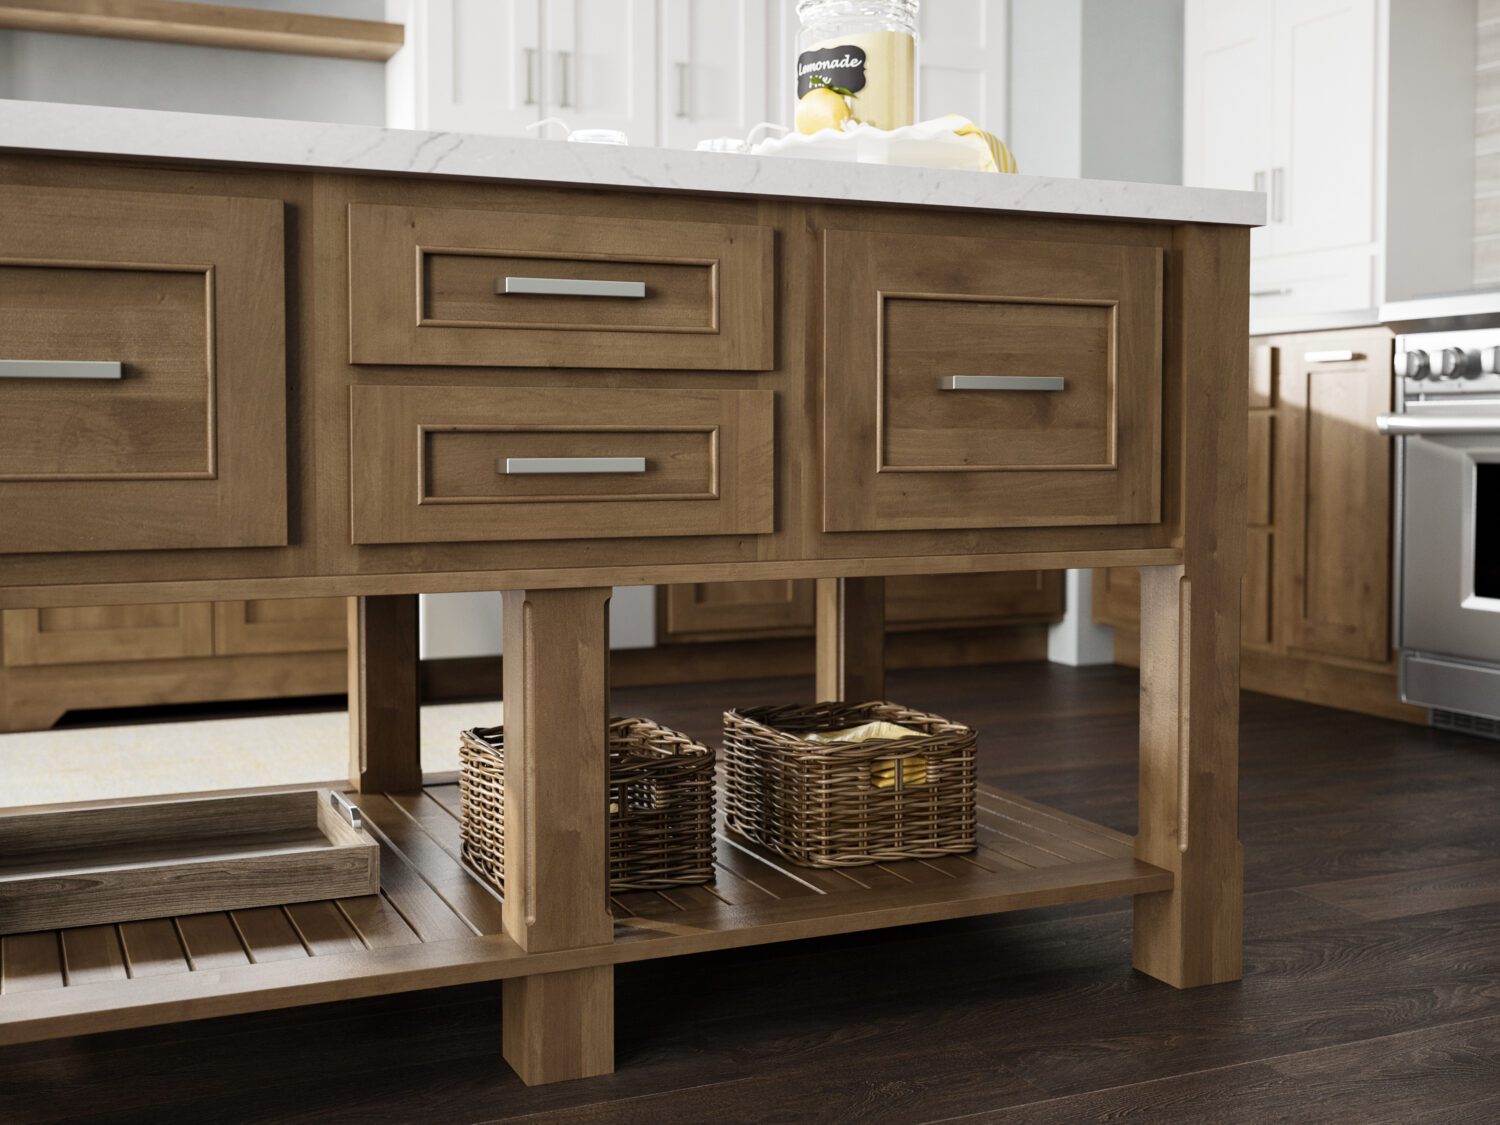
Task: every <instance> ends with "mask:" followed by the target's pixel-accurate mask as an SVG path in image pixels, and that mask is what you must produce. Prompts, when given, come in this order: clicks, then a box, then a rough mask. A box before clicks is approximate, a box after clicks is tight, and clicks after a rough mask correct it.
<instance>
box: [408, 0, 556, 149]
mask: <svg viewBox="0 0 1500 1125" xmlns="http://www.w3.org/2000/svg"><path fill="white" fill-rule="evenodd" d="M386 10H387V18H389V19H392V20H395V21H397V22H403V23H405V24H406V46H405V48H403V50H402V51H401V52H400V54H398V55H397V56H396V58H395V59H394V60H392V63H391V66H390V68H389V69H388V71H387V76H386V87H387V89H386V101H387V112H386V120H387V123H388V124H390V125H393V126H398V127H402V128H409V129H442V130H452V131H455V132H464V133H521V132H523V131H524V130H525V128H526V126H527V125H529V124H531V123H532V122H533V121H536V120H538V119H540V117H541V116H542V114H541V99H542V36H541V10H540V7H539V6H538V3H537V0H393V2H391V3H388V4H387V9H386Z"/></svg>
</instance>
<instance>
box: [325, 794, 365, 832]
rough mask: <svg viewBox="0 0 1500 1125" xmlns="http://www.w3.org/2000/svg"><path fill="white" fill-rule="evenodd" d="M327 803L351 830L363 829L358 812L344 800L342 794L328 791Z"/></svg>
mask: <svg viewBox="0 0 1500 1125" xmlns="http://www.w3.org/2000/svg"><path fill="white" fill-rule="evenodd" d="M328 803H329V804H330V805H332V806H333V807H334V809H335V811H337V812H338V813H339V815H340V816H342V817H343V818H344V819H345V820H347V821H348V822H349V826H350V827H351V828H355V829H359V828H363V827H364V823H363V821H362V820H361V819H360V815H359V810H358V809H357V808H355V807H354V806H353V805H351V804H350V803H349V802H348V801H347V800H345V798H344V796H343V795H342V794H340V793H335V792H333V790H331V789H330V790H329V791H328Z"/></svg>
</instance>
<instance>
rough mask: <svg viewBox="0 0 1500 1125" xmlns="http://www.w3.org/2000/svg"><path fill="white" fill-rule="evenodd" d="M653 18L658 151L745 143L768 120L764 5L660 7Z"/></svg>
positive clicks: (682, 3) (702, 1)
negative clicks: (724, 140) (656, 25)
mask: <svg viewBox="0 0 1500 1125" xmlns="http://www.w3.org/2000/svg"><path fill="white" fill-rule="evenodd" d="M660 13H661V41H660V42H661V49H660V54H659V56H658V57H659V60H660V65H659V66H658V68H657V93H656V104H657V137H658V139H659V140H658V143H660V144H661V145H662V146H663V147H665V148H692V147H693V146H694V145H696V144H697V143H698V142H699V141H701V140H707V139H708V138H710V137H744V136H745V134H746V133H748V132H749V131H750V130H751V129H752V128H754V127H755V126H756V125H758V124H760V123H761V122H762V121H765V120H767V119H768V117H769V111H768V109H767V102H766V95H767V91H768V81H767V74H768V67H769V60H768V57H767V54H766V42H767V23H768V21H767V0H661V8H660ZM790 49H791V47H790V44H788V46H787V50H788V51H790Z"/></svg>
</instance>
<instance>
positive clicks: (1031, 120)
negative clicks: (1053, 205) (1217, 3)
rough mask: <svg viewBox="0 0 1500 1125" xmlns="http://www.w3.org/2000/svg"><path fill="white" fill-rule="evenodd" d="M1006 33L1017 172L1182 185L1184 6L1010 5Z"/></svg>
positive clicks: (1072, 1) (1026, 1)
mask: <svg viewBox="0 0 1500 1125" xmlns="http://www.w3.org/2000/svg"><path fill="white" fill-rule="evenodd" d="M1010 32H1011V34H1010V57H1011V73H1010V137H1009V138H1008V139H1009V140H1010V141H1013V142H1014V144H1013V147H1014V149H1015V152H1016V160H1017V161H1018V163H1019V164H1020V167H1021V171H1022V172H1026V173H1029V174H1034V175H1040V176H1087V177H1089V178H1091V179H1100V180H1135V181H1141V182H1149V183H1167V184H1175V183H1181V182H1182V0H1129V2H1128V3H1127V2H1126V0H1011V6H1010Z"/></svg>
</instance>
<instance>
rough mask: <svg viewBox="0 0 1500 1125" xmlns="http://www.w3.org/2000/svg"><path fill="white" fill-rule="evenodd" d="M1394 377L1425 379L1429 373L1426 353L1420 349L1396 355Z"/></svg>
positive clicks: (1429, 367) (1429, 368)
mask: <svg viewBox="0 0 1500 1125" xmlns="http://www.w3.org/2000/svg"><path fill="white" fill-rule="evenodd" d="M1395 367H1396V377H1397V378H1398V379H1425V378H1427V376H1428V375H1429V374H1430V373H1431V370H1432V368H1431V366H1430V364H1429V362H1428V359H1427V353H1426V352H1424V351H1423V350H1422V349H1421V348H1412V349H1411V351H1407V352H1397V353H1396V363H1395Z"/></svg>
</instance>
